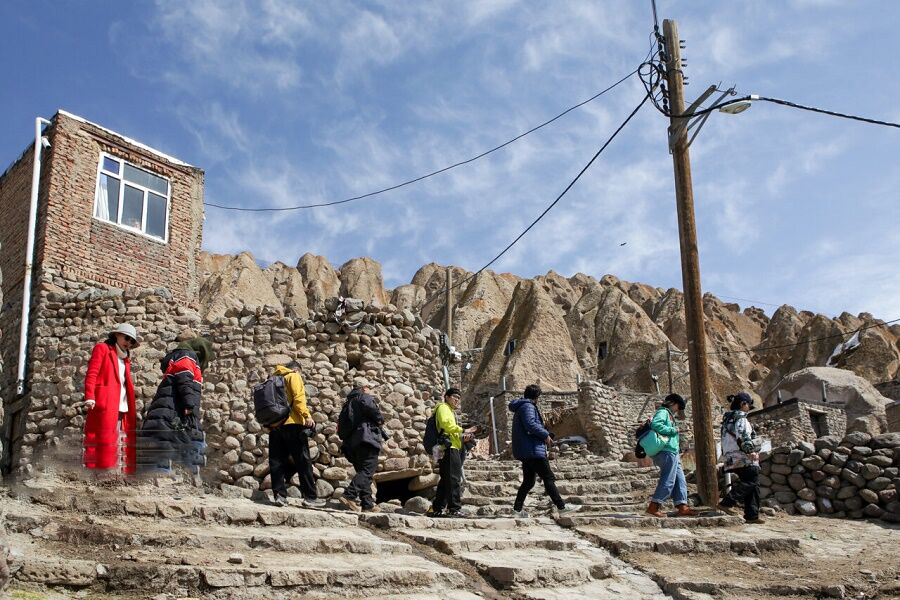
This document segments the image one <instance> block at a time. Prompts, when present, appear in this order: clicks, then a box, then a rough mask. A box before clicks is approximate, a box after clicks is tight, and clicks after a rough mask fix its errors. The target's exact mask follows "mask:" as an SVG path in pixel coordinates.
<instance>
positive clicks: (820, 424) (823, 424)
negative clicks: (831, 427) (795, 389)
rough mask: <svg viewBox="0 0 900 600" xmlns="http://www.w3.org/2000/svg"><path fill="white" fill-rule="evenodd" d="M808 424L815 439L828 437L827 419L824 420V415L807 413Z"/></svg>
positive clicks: (812, 412)
mask: <svg viewBox="0 0 900 600" xmlns="http://www.w3.org/2000/svg"><path fill="white" fill-rule="evenodd" d="M809 422H810V425H812V429H813V433H815V434H816V437H817V438H820V437H822V436H826V435H828V419H826V418H825V413H820V412H817V411H812V410H811V411H809Z"/></svg>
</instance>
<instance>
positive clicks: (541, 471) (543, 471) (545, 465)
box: [513, 458, 566, 510]
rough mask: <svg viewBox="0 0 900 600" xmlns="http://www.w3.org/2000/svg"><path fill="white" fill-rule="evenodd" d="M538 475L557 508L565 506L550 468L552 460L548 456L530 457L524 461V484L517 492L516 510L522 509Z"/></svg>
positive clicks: (514, 506)
mask: <svg viewBox="0 0 900 600" xmlns="http://www.w3.org/2000/svg"><path fill="white" fill-rule="evenodd" d="M535 476H538V477H540V478H541V480H542V481H543V482H544V491H545V492H547V495H548V496H550V499H551V500H552V501H553V504H555V505H556V508H564V507H565V506H566V503H565V502H563V499H562V497H561V496H560V495H559V490H557V489H556V477H555V476H554V475H553V471H551V470H550V461H548V460H547V459H546V458H528V459H525V460H523V461H522V485H520V486H519V493H518V494H516V503H515V504H514V505H513V508H514V509H515V510H522V507H523V506H525V498H526V497H527V496H528V492H530V491H531V488H533V487H534V478H535Z"/></svg>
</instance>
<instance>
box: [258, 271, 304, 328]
mask: <svg viewBox="0 0 900 600" xmlns="http://www.w3.org/2000/svg"><path fill="white" fill-rule="evenodd" d="M263 273H264V274H265V275H266V277H268V278H269V281H270V282H271V284H272V290H273V291H274V292H275V296H276V297H277V298H278V300H279V301H280V302H281V305H282V306H283V307H284V313H285V314H286V315H288V316H290V317H294V318H296V319H307V318H309V305H308V303H307V299H306V289H305V288H304V286H303V277H302V276H301V275H300V271H298V270H297V269H295V268H294V267H289V266H288V265H286V264H284V263H281V262H274V263H272V264H271V265H269V266H268V267H266V269H265V270H264V271H263Z"/></svg>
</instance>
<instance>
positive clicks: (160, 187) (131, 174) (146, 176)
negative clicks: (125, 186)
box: [125, 163, 169, 195]
mask: <svg viewBox="0 0 900 600" xmlns="http://www.w3.org/2000/svg"><path fill="white" fill-rule="evenodd" d="M125 181H130V182H132V183H136V184H138V185H142V186H144V187H146V188H150V189H151V190H153V191H154V192H159V193H160V194H163V195H165V194H166V193H168V191H169V182H168V181H166V180H165V179H163V178H162V177H159V176H157V175H154V174H153V173H151V172H149V171H145V170H143V169H138V168H137V167H132V166H131V165H129V164H128V163H125Z"/></svg>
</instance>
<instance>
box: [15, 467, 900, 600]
mask: <svg viewBox="0 0 900 600" xmlns="http://www.w3.org/2000/svg"><path fill="white" fill-rule="evenodd" d="M554 463H555V464H554V466H555V469H556V472H557V474H558V475H559V486H560V490H561V492H562V493H563V495H564V496H565V497H566V498H567V501H568V502H569V503H572V504H582V505H583V506H584V509H583V510H582V512H579V513H576V514H575V515H572V516H568V517H559V516H558V515H556V514H555V513H553V512H551V511H550V510H549V508H550V507H549V505H548V503H547V499H546V497H545V496H544V494H543V491H542V490H541V489H540V485H538V486H537V487H536V489H535V490H534V491H533V492H532V495H531V496H530V497H529V501H528V503H527V504H526V508H527V510H528V511H529V513H530V516H529V518H525V519H516V518H510V517H509V516H507V515H509V503H510V502H511V499H510V494H511V493H513V492H514V488H515V486H516V485H517V479H518V477H517V468H516V467H517V465H516V464H515V463H513V462H504V461H474V460H473V461H470V462H468V463H467V481H468V490H467V492H466V495H465V504H466V509H467V510H468V511H469V513H470V518H465V519H431V518H429V517H426V516H422V515H415V514H409V513H406V512H404V511H403V510H402V509H400V507H399V506H397V505H396V504H388V503H385V504H382V505H381V507H382V509H383V510H384V512H382V513H379V514H361V515H360V514H355V513H348V512H344V511H340V510H336V509H333V508H327V509H324V510H309V509H304V508H300V507H299V505H295V504H291V505H289V506H285V507H274V506H270V505H268V504H265V503H263V502H262V501H256V502H254V501H251V500H249V499H246V498H242V497H241V498H229V497H225V496H224V495H223V493H222V492H221V491H218V490H216V491H213V490H209V489H205V488H203V487H195V486H193V485H190V484H188V483H177V482H175V483H173V482H171V481H170V480H159V481H158V482H143V483H134V482H117V481H108V482H103V483H101V484H100V485H97V484H94V483H92V484H90V485H88V484H86V483H84V482H81V481H76V480H70V479H66V478H63V477H60V476H46V475H44V476H40V477H36V478H32V479H30V480H27V481H25V482H24V483H23V484H22V485H19V486H17V487H15V488H9V489H5V490H3V497H2V501H3V520H4V525H5V530H6V544H8V547H9V548H10V551H11V562H10V567H11V569H10V570H11V582H10V587H9V590H8V594H10V597H12V598H19V599H28V600H37V599H44V598H58V597H67V598H68V597H80V598H98V599H99V598H104V599H112V598H158V599H160V600H162V599H167V600H172V599H174V598H185V597H195V598H223V599H225V598H229V599H230V598H241V599H242V600H244V599H252V598H294V597H300V596H302V597H304V598H368V599H374V598H385V599H387V598H398V599H406V600H413V599H426V598H449V599H451V600H464V599H474V598H517V599H519V598H541V599H571V598H601V599H602V598H628V599H631V598H648V599H649V598H667V597H672V598H685V599H692V600H699V599H701V598H776V597H785V596H789V597H792V598H809V599H812V598H822V597H836V598H896V597H898V595H900V563H898V562H897V559H896V558H897V556H900V527H898V526H897V525H894V524H887V523H883V522H874V521H873V522H869V521H863V520H860V521H849V520H841V519H826V518H820V517H800V516H796V517H793V516H786V515H784V514H783V513H778V516H774V517H772V518H770V519H769V521H768V522H767V523H766V524H764V525H755V526H750V525H746V524H744V523H743V520H742V519H741V518H740V517H734V516H727V515H723V514H722V513H719V512H716V511H713V510H708V509H707V510H705V511H704V512H703V513H702V515H701V516H700V517H698V518H687V519H678V518H674V517H667V518H665V519H653V518H650V517H643V516H641V509H642V507H643V503H644V501H645V500H646V498H647V496H648V494H649V493H650V488H651V486H652V481H653V473H652V472H651V470H650V469H646V468H640V467H635V466H634V465H628V464H623V463H602V464H591V463H590V462H587V461H584V460H558V461H554ZM292 502H293V501H292ZM0 555H2V553H0ZM0 571H2V570H0Z"/></svg>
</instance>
